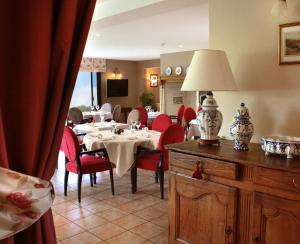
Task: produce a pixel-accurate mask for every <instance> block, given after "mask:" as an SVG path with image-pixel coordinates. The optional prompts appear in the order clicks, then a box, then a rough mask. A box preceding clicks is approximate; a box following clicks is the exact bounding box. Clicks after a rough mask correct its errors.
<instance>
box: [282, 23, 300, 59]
mask: <svg viewBox="0 0 300 244" xmlns="http://www.w3.org/2000/svg"><path fill="white" fill-rule="evenodd" d="M279 64H300V22H297V23H288V24H282V25H279Z"/></svg>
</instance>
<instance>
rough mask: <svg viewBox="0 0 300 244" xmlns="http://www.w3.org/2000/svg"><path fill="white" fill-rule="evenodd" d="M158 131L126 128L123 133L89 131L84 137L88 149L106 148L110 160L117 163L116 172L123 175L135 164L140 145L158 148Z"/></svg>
mask: <svg viewBox="0 0 300 244" xmlns="http://www.w3.org/2000/svg"><path fill="white" fill-rule="evenodd" d="M160 134H161V133H160V132H157V131H150V130H149V131H147V132H145V131H134V132H131V131H130V130H125V132H124V133H123V134H121V135H114V134H112V133H111V132H110V131H101V132H96V133H89V134H87V135H86V136H85V137H84V138H83V142H84V144H85V145H86V148H87V149H88V150H96V149H101V148H106V151H107V154H108V156H109V160H110V161H111V162H112V163H114V164H115V165H116V173H117V175H118V176H123V175H124V174H125V173H126V172H127V171H128V170H129V169H130V168H131V166H132V165H133V163H134V160H135V154H136V152H137V147H138V146H143V147H146V148H149V149H156V148H157V146H158V141H159V137H160Z"/></svg>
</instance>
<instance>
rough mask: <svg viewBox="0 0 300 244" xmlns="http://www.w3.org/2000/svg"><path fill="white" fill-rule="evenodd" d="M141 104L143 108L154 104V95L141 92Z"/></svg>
mask: <svg viewBox="0 0 300 244" xmlns="http://www.w3.org/2000/svg"><path fill="white" fill-rule="evenodd" d="M140 102H141V104H142V105H143V106H144V107H145V106H152V105H153V104H154V94H153V93H152V92H143V94H142V95H141V96H140Z"/></svg>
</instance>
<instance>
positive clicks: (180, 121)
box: [177, 104, 184, 124]
mask: <svg viewBox="0 0 300 244" xmlns="http://www.w3.org/2000/svg"><path fill="white" fill-rule="evenodd" d="M183 113H184V105H183V104H182V105H181V106H180V107H179V109H178V112H177V123H178V124H182V119H183Z"/></svg>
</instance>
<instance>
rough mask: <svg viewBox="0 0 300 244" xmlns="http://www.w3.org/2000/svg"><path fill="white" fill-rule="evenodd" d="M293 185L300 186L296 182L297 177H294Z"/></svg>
mask: <svg viewBox="0 0 300 244" xmlns="http://www.w3.org/2000/svg"><path fill="white" fill-rule="evenodd" d="M293 186H294V187H296V188H300V187H299V185H298V184H297V183H296V180H295V178H293Z"/></svg>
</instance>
